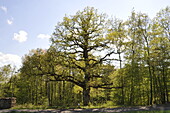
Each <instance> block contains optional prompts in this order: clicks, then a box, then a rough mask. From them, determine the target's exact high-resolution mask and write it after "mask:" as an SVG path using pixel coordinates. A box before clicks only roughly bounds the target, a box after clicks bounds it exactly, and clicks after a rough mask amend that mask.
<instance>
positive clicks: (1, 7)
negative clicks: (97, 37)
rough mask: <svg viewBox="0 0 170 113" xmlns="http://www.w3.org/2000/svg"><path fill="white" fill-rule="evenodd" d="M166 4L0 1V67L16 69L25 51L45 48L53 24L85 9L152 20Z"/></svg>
mask: <svg viewBox="0 0 170 113" xmlns="http://www.w3.org/2000/svg"><path fill="white" fill-rule="evenodd" d="M168 5H170V0H0V66H2V65H5V64H9V63H11V64H15V65H17V66H19V65H21V58H22V56H24V55H25V54H28V52H29V50H31V49H36V48H48V47H49V45H50V41H49V37H50V35H51V34H52V33H53V31H54V29H55V25H56V24H57V22H59V21H62V18H63V17H64V16H65V14H67V15H74V14H75V13H76V12H77V11H78V10H83V9H84V8H85V7H86V6H91V7H94V8H96V9H98V11H99V12H102V13H106V14H108V15H109V16H112V17H117V18H120V19H124V20H126V19H127V18H128V16H130V13H131V11H132V9H133V8H134V9H135V11H137V12H139V11H141V12H143V13H147V14H148V15H149V16H150V17H151V18H153V17H154V16H155V15H156V13H157V12H158V11H159V10H160V9H162V8H165V7H166V6H168Z"/></svg>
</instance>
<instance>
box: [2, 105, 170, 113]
mask: <svg viewBox="0 0 170 113" xmlns="http://www.w3.org/2000/svg"><path fill="white" fill-rule="evenodd" d="M165 110H170V104H166V105H155V106H137V107H116V108H93V109H81V108H80V109H60V110H57V109H46V110H40V109H36V110H32V109H21V110H17V109H3V110H0V113H18V112H21V113H27V112H32V113H79V112H81V113H91V112H96V113H102V112H104V113H106V112H110V113H120V112H132V111H165Z"/></svg>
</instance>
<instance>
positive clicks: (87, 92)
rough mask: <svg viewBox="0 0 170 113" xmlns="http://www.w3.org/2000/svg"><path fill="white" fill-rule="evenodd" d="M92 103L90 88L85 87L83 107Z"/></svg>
mask: <svg viewBox="0 0 170 113" xmlns="http://www.w3.org/2000/svg"><path fill="white" fill-rule="evenodd" d="M89 102H90V87H87V86H85V87H83V105H84V106H87V105H89Z"/></svg>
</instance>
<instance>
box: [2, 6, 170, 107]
mask: <svg viewBox="0 0 170 113" xmlns="http://www.w3.org/2000/svg"><path fill="white" fill-rule="evenodd" d="M50 44H51V45H50V48H48V49H41V48H37V49H34V50H30V51H29V52H28V53H27V54H25V56H23V58H22V66H21V68H20V69H16V68H15V67H14V66H11V65H10V64H9V65H4V66H2V67H0V97H16V98H17V104H18V105H24V104H32V105H35V106H36V105H45V106H62V107H73V106H77V105H82V106H88V105H94V106H100V105H104V104H106V105H115V106H116V105H127V106H133V105H153V104H165V103H168V102H169V101H170V7H169V6H167V7H165V8H163V9H161V10H160V11H158V13H157V14H156V16H155V17H154V18H150V17H149V15H147V14H145V13H142V12H136V11H135V10H134V9H133V10H132V12H131V15H130V16H129V17H128V18H127V19H126V20H123V19H119V18H116V17H115V18H112V17H109V16H108V15H107V14H105V13H100V12H99V11H98V10H97V9H95V8H93V7H86V8H84V10H82V11H77V13H76V14H75V15H70V16H69V15H66V16H65V17H63V20H62V21H61V22H58V23H57V25H56V26H55V29H54V32H53V34H52V35H51V38H50Z"/></svg>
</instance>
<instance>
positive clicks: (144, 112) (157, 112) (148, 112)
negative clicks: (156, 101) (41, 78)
mask: <svg viewBox="0 0 170 113" xmlns="http://www.w3.org/2000/svg"><path fill="white" fill-rule="evenodd" d="M8 113H30V112H25V111H21V112H17V111H12V112H8ZM31 113H36V112H31ZM87 113H92V112H87ZM98 113H107V112H98ZM112 113H116V112H112ZM122 113H170V110H168V111H130V112H122Z"/></svg>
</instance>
